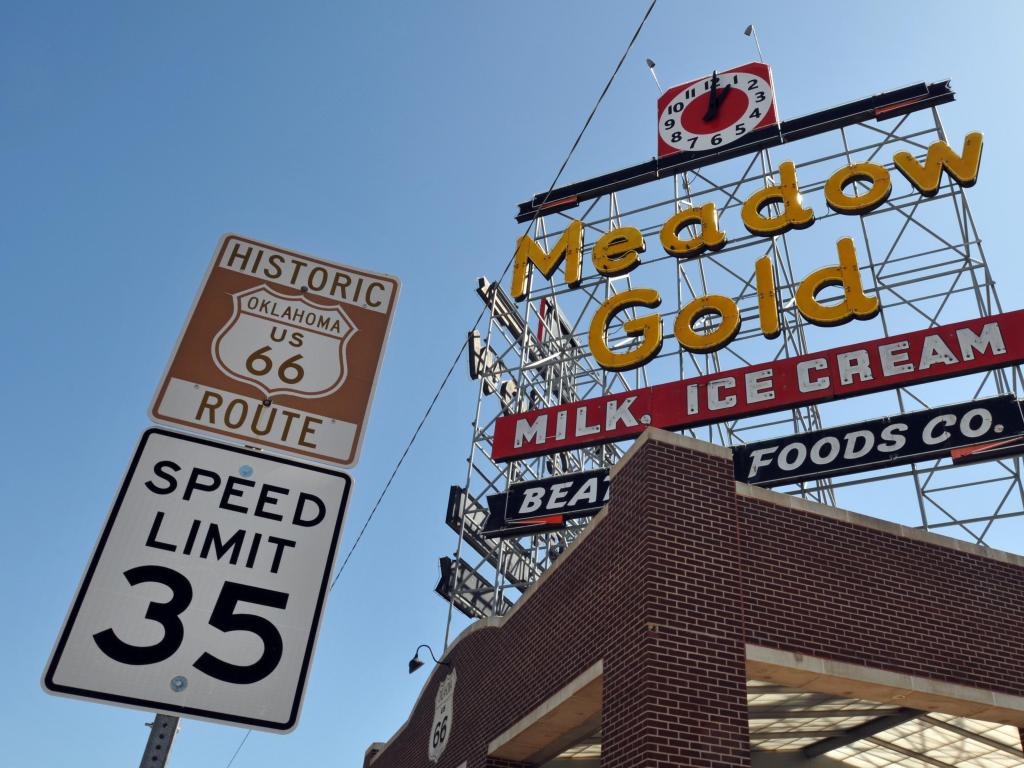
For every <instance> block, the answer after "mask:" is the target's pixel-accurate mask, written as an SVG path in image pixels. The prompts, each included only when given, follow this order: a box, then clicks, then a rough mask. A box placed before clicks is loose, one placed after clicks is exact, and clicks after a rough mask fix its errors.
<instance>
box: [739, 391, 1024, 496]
mask: <svg viewBox="0 0 1024 768" xmlns="http://www.w3.org/2000/svg"><path fill="white" fill-rule="evenodd" d="M1020 435H1024V416H1022V415H1021V408H1020V404H1019V403H1018V402H1017V400H1016V399H1015V398H1014V396H1013V395H1003V396H1000V397H992V398H987V399H984V400H975V401H971V402H967V403H957V404H956V405H949V406H945V407H943V408H933V409H931V410H927V411H917V412H915V413H907V414H903V415H902V416H890V417H888V418H884V419H876V420H874V421H865V422H862V423H860V424H848V425H846V426H842V427H833V428H831V429H823V430H820V431H817V432H806V433H804V434H801V435H790V436H788V437H783V438H778V439H775V440H765V441H762V442H758V443H749V444H748V445H741V446H736V447H734V448H733V468H734V471H735V477H736V479H737V480H740V481H742V482H745V483H751V484H753V485H765V486H772V485H783V484H786V483H794V482H799V481H802V480H809V479H813V478H821V477H833V476H835V475H843V474H848V473H851V472H861V471H863V470H866V469H873V468H878V467H889V466H899V465H901V464H910V463H913V462H915V461H924V460H926V459H936V458H942V457H944V456H949V455H950V454H951V452H952V451H954V450H955V449H959V448H963V447H965V446H971V445H978V444H981V443H990V442H995V441H1005V440H1008V439H1010V438H1013V437H1016V436H1020Z"/></svg>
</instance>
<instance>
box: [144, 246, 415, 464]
mask: <svg viewBox="0 0 1024 768" xmlns="http://www.w3.org/2000/svg"><path fill="white" fill-rule="evenodd" d="M398 290H399V282H398V279H397V278H395V277H391V276H390V275H383V274H379V273H376V272H369V271H367V270H365V269H359V268H356V267H349V266H343V265H341V264H335V263H333V262H329V261H324V260H322V259H318V258H316V257H313V256H307V255H305V254H301V253H297V252H295V251H288V250H285V249H283V248H278V247H277V246H274V245H270V244H268V243H262V242H258V241H256V240H250V239H248V238H245V237H241V236H239V235H226V236H225V237H224V238H223V239H222V240H221V243H220V245H219V246H218V248H217V251H216V253H215V254H214V257H213V262H212V263H211V264H210V268H209V270H208V271H207V273H206V279H205V280H204V281H203V285H202V288H201V289H200V291H199V295H198V296H197V298H196V301H195V303H194V304H193V306H192V311H191V313H190V315H189V319H188V322H187V323H186V325H185V329H184V330H183V331H182V334H181V337H180V338H179V339H178V345H177V347H176V348H175V351H174V354H173V356H172V357H171V361H170V364H169V365H168V367H167V372H166V373H165V374H164V378H163V381H162V382H161V384H160V387H159V389H158V390H157V394H156V397H155V398H154V400H153V405H152V407H151V409H150V416H151V417H152V418H153V420H154V421H157V422H159V423H163V424H169V425H175V426H185V427H190V428H192V429H198V430H202V431H205V432H212V433H214V434H217V435H222V436H226V437H233V438H236V439H238V440H241V441H243V442H245V443H246V444H248V445H257V446H260V445H262V446H268V447H271V448H275V449H278V450H281V451H286V452H288V453H292V454H297V455H300V456H303V457H308V458H313V459H318V460H320V461H325V462H329V463H331V464H337V465H340V466H352V465H353V464H355V462H356V458H357V456H358V453H359V445H360V443H361V441H362V436H363V432H364V431H365V427H366V420H367V417H368V415H369V409H370V402H371V400H372V398H373V390H374V386H375V384H376V379H377V372H378V370H379V369H380V363H381V360H382V358H383V355H384V346H385V343H386V341H387V335H388V330H389V328H390V326H391V318H392V316H393V314H394V309H395V303H396V301H397V299H398Z"/></svg>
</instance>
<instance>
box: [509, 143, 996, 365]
mask: <svg viewBox="0 0 1024 768" xmlns="http://www.w3.org/2000/svg"><path fill="white" fill-rule="evenodd" d="M982 144H983V141H982V134H981V133H978V132H972V133H969V134H967V135H966V136H965V137H964V141H963V149H962V151H961V152H960V153H959V154H958V153H957V152H956V151H954V150H953V149H952V148H950V146H949V145H948V144H947V143H945V142H942V141H940V142H936V143H934V144H932V145H931V146H929V147H928V150H927V152H926V153H925V157H924V159H923V161H921V160H919V159H918V158H917V157H915V156H914V155H912V154H911V153H909V152H898V153H896V154H895V155H894V156H893V158H892V161H893V165H894V166H895V168H897V169H898V170H899V172H900V174H902V176H903V177H905V178H906V179H907V181H908V182H909V183H910V184H911V185H912V186H913V188H914V189H916V190H917V191H918V192H919V193H920V194H921V195H923V196H925V197H930V196H933V195H935V194H937V193H938V190H939V186H940V184H941V183H942V181H943V174H945V175H946V176H947V177H948V179H949V180H950V181H952V182H954V183H956V184H959V185H960V186H962V187H969V186H971V185H973V184H974V183H975V182H976V181H977V178H978V172H979V168H980V164H981V153H982ZM778 179H779V183H778V185H770V186H766V187H763V188H761V189H758V190H756V191H755V192H753V194H751V195H750V196H749V197H748V198H747V199H746V200H745V201H744V202H743V203H742V206H741V210H740V217H741V219H742V221H743V225H744V227H746V229H747V230H748V231H749V232H751V233H752V234H754V235H760V236H764V237H771V236H775V235H780V234H783V233H785V232H788V231H790V230H793V229H803V228H805V227H808V226H811V225H812V224H813V223H814V211H813V209H812V208H811V207H809V206H805V205H804V202H803V200H802V197H801V194H800V187H799V184H798V182H797V177H796V166H795V165H794V164H793V163H792V162H783V163H781V164H780V165H779V168H778ZM892 191H893V178H892V174H891V173H890V171H889V170H887V168H886V166H885V165H884V164H883V163H882V162H881V161H879V162H877V163H875V162H870V161H868V162H859V163H854V164H851V165H848V166H845V167H843V168H839V169H838V170H836V171H835V172H834V173H832V175H831V176H830V177H829V178H828V179H827V181H826V182H825V185H824V190H823V194H824V199H825V203H826V205H828V207H829V209H831V210H832V211H835V212H837V213H841V214H845V215H855V214H856V215H863V214H866V213H869V212H870V211H873V210H875V209H876V208H878V207H879V206H881V205H883V204H884V203H885V202H886V201H887V200H888V199H889V197H890V196H891V194H892ZM583 229H584V227H583V223H582V222H581V221H572V222H571V223H570V224H569V226H568V227H567V228H566V229H565V231H564V232H562V233H561V235H560V237H559V238H558V241H557V242H556V243H555V245H554V247H553V248H552V249H551V251H550V252H549V251H546V250H545V248H544V247H542V246H541V245H539V244H538V243H537V242H536V241H534V240H533V238H531V237H530V236H528V235H524V236H523V237H520V238H519V240H517V242H516V252H515V257H514V263H513V271H512V296H513V298H514V299H516V300H522V299H523V298H525V297H526V295H527V293H528V290H527V286H528V284H529V282H530V274H531V270H532V268H533V267H536V268H537V269H538V270H539V271H540V273H541V274H542V275H543V276H544V277H546V278H548V279H551V277H552V276H553V275H554V274H555V272H556V271H557V270H558V269H559V268H560V267H561V268H563V269H564V278H565V283H566V285H567V286H568V287H570V288H574V287H576V286H578V285H579V283H580V281H581V279H582V261H583V248H584V246H583ZM727 240H728V237H727V235H726V233H725V232H724V231H723V230H722V229H721V227H720V225H719V221H718V211H717V209H716V207H715V205H714V204H713V203H705V204H696V205H694V206H693V207H691V208H687V209H685V210H682V211H678V212H676V213H674V214H673V215H672V216H670V217H669V219H668V220H667V221H666V222H665V223H664V225H663V226H662V227H661V230H660V232H659V241H660V243H661V246H662V248H663V249H664V251H665V253H666V254H668V255H670V256H675V257H677V258H678V259H688V258H695V257H697V256H700V255H701V254H704V253H706V252H709V251H718V250H721V249H722V248H723V247H724V246H725V245H726V242H727ZM645 248H646V243H645V241H644V236H643V233H642V232H641V231H640V230H639V229H637V228H636V227H629V226H626V227H618V228H616V229H613V230H611V231H609V232H607V233H605V234H604V235H602V236H601V237H600V238H599V239H598V240H597V242H596V243H595V244H594V247H593V249H592V253H591V257H592V260H593V263H594V268H595V270H596V271H597V272H598V274H600V275H605V276H609V277H612V276H619V275H625V274H627V273H629V272H631V271H632V270H634V269H635V268H636V267H637V266H639V265H640V263H641V257H640V254H642V253H644V252H645ZM837 253H838V264H833V265H830V266H827V267H822V268H820V269H817V270H815V271H814V272H812V273H811V274H810V275H808V276H807V277H806V278H805V279H804V280H803V281H802V282H801V283H800V284H799V285H797V286H796V291H795V296H794V299H795V305H796V311H798V312H799V313H800V315H801V316H802V317H804V318H805V319H806V320H807V321H808V322H810V323H813V324H815V325H820V326H834V325H841V324H843V323H846V322H850V321H852V320H867V319H870V318H872V317H874V316H875V315H877V314H878V312H879V310H880V308H881V305H880V302H879V299H878V297H877V296H869V295H868V294H867V293H866V292H865V288H864V285H863V283H862V279H861V274H860V268H859V266H858V264H857V255H856V252H855V249H854V243H853V240H852V239H850V238H848V237H846V238H842V239H841V240H839V241H838V243H837ZM652 261H657V259H652ZM752 282H753V284H754V288H755V290H756V294H757V306H758V320H759V323H760V330H761V333H762V334H763V335H764V336H765V337H766V338H769V339H773V338H776V337H777V336H779V334H780V333H781V331H782V329H783V321H784V319H785V315H784V313H783V312H782V311H781V310H780V299H779V291H778V289H777V285H776V273H775V265H774V264H773V262H772V259H771V258H769V257H768V256H762V257H760V258H758V259H757V260H756V261H755V262H754V275H753V281H752ZM830 287H831V288H841V290H842V295H841V296H840V297H838V298H837V299H835V300H829V301H828V303H823V302H822V301H821V300H820V299H819V296H820V295H821V293H822V292H823V291H825V289H827V288H830ZM784 288H785V289H786V290H787V295H788V288H789V285H788V278H787V285H785V286H784ZM747 295H749V294H747ZM660 303H661V299H660V297H659V295H658V292H657V291H656V290H653V289H647V288H633V289H630V290H627V291H623V292H620V293H617V294H615V295H614V296H612V297H611V298H609V299H608V300H607V301H605V302H604V304H602V305H601V306H600V307H599V308H598V310H597V312H596V313H595V314H594V316H593V319H592V322H591V325H590V330H589V337H588V338H589V343H590V351H591V354H592V355H593V357H594V360H595V361H596V362H597V363H598V365H600V366H601V367H602V368H606V369H608V370H613V371H623V370H629V369H632V368H637V367H639V366H642V365H644V364H646V363H648V362H649V361H651V360H652V359H654V358H655V357H656V356H657V355H658V353H659V351H660V350H661V346H662V343H663V329H662V321H661V316H660V315H659V314H658V313H657V312H654V313H650V314H646V315H642V316H639V317H630V318H627V319H624V320H621V322H620V321H619V320H618V319H617V318H616V316H617V315H618V314H620V313H621V312H622V311H624V310H629V309H633V308H636V307H647V308H649V309H657V308H658V306H659V305H660ZM713 315H714V316H717V317H718V318H719V320H718V322H717V324H715V323H708V322H704V323H702V322H701V321H702V320H706V319H707V318H708V317H709V316H713ZM740 322H741V318H740V313H739V309H738V306H737V304H736V302H735V301H733V300H732V299H729V298H727V297H725V296H720V295H706V296H701V297H699V298H696V299H694V300H693V301H691V302H690V303H689V304H687V305H686V306H684V307H683V308H682V309H681V310H680V312H679V314H678V315H677V316H676V318H675V321H674V324H673V333H674V335H675V337H676V339H677V340H678V342H679V344H680V346H681V347H683V348H684V349H687V350H689V351H692V352H701V353H710V352H714V351H715V350H718V349H721V348H722V347H724V346H725V345H727V344H729V343H730V342H731V341H732V340H733V339H734V338H735V337H736V335H737V334H738V333H739V330H740ZM610 327H615V328H616V329H620V328H621V329H622V331H623V332H624V333H625V335H626V336H627V338H629V339H630V340H631V341H632V344H631V345H629V346H626V347H623V348H621V349H624V350H625V351H620V348H619V347H618V345H616V349H615V351H613V349H612V346H611V345H610V344H609V341H608V332H609V328H610Z"/></svg>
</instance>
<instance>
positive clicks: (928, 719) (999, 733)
mask: <svg viewBox="0 0 1024 768" xmlns="http://www.w3.org/2000/svg"><path fill="white" fill-rule="evenodd" d="M443 661H445V662H446V663H448V664H450V665H451V666H452V667H453V668H454V669H455V670H456V672H457V685H456V688H455V691H454V698H453V711H452V718H451V724H450V728H451V731H450V735H449V737H448V742H447V745H446V748H445V750H444V752H443V754H442V755H441V757H440V760H439V761H438V762H437V763H436V765H438V766H440V767H441V768H461V767H462V766H465V768H484V767H485V766H486V767H488V768H511V767H512V766H516V767H518V766H575V767H577V768H591V767H592V766H602V768H647V767H652V768H653V767H654V766H701V767H705V766H706V767H708V768H710V767H712V766H713V767H714V768H727V767H732V766H736V767H740V766H744V767H745V766H755V767H756V766H783V765H794V766H798V765H804V766H839V765H855V766H869V765H872V766H886V765H900V766H947V765H950V766H965V767H966V766H989V767H992V768H995V767H996V766H1014V765H1024V754H1022V753H1021V751H1020V741H1019V734H1018V732H1017V730H1016V728H1017V727H1018V726H1021V725H1024V558H1021V557H1017V556H1014V555H1010V554H1006V553H1003V552H999V551H996V550H992V549H986V548H983V547H979V546H975V545H971V544H966V543H963V542H961V541H957V540H954V539H950V538H946V537H943V536H938V535H935V534H932V533H926V532H923V531H920V530H916V529H910V528H905V527H902V526H899V525H895V524H893V523H889V522H884V521H882V520H880V519H877V518H873V517H866V516H863V515H859V514H854V513H852V512H846V511H843V510H839V509H835V508H832V507H826V506H822V505H819V504H815V503H812V502H808V501H804V500H801V499H797V498H794V497H791V496H788V495H785V494H780V493H776V492H773V491H767V490H764V489H761V488H756V487H753V486H749V485H745V484H743V483H737V482H735V481H734V479H733V473H732V463H731V456H730V452H729V450H728V449H725V448H721V447H718V446H713V445H710V444H707V443H701V442H698V441H695V440H692V439H689V438H685V437H681V436H678V435H675V434H672V433H668V432H662V431H657V430H648V431H647V432H646V433H644V435H643V436H642V437H641V438H640V439H639V440H638V441H637V442H636V444H635V445H634V446H633V447H632V448H631V449H630V450H629V451H628V453H627V454H626V456H625V457H624V458H623V459H622V461H621V462H620V463H619V464H618V465H617V466H616V467H615V468H614V469H613V470H612V492H611V502H610V504H609V505H608V507H607V508H605V509H604V510H602V512H601V513H600V514H599V515H598V516H597V517H595V518H594V520H593V521H592V522H591V524H590V526H589V527H588V529H587V531H586V532H585V534H584V535H583V536H581V537H580V538H579V539H577V540H576V541H575V542H574V544H573V545H572V547H571V548H570V549H569V550H568V551H567V552H566V553H565V554H564V555H562V557H561V558H560V559H559V560H558V562H557V563H556V564H555V566H554V567H552V568H551V569H550V570H549V571H548V572H547V573H546V574H545V575H544V577H543V578H542V579H541V580H540V581H539V582H538V583H537V584H535V585H534V586H533V587H531V589H530V590H529V591H528V592H527V593H526V594H525V595H524V596H523V597H522V598H521V599H520V600H519V602H518V603H517V604H516V605H515V606H514V608H513V609H512V610H511V611H510V612H509V613H508V615H506V616H504V617H501V618H494V619H487V620H484V621H479V622H477V623H475V624H473V625H472V626H470V627H469V628H467V629H466V630H465V631H464V632H463V633H462V634H461V635H460V636H459V637H458V638H457V639H456V641H455V642H454V643H453V644H452V645H451V646H450V647H449V648H448V650H447V652H446V654H445V656H444V657H443ZM447 673H448V668H446V667H444V666H437V667H435V668H434V669H433V671H432V674H431V677H430V679H429V680H428V681H427V683H426V685H425V686H424V689H423V691H422V693H421V695H420V697H419V699H418V700H417V701H416V703H415V705H414V706H413V708H412V712H411V714H410V715H409V718H408V720H407V721H406V723H405V724H404V725H403V726H402V727H401V728H400V729H399V730H398V732H397V733H395V734H394V735H393V736H392V737H391V739H390V740H389V741H388V742H387V743H386V744H374V745H373V746H371V747H370V749H369V750H368V751H367V757H366V761H365V765H366V766H373V768H416V767H417V766H425V767H426V766H432V765H434V763H431V762H430V761H429V759H428V754H427V747H428V743H429V741H430V737H431V735H430V729H431V726H432V720H433V715H434V706H435V702H434V698H435V693H436V690H437V686H438V684H439V682H440V681H441V679H442V678H443V677H444V676H445V675H446V674H447ZM1000 724H1001V725H1000Z"/></svg>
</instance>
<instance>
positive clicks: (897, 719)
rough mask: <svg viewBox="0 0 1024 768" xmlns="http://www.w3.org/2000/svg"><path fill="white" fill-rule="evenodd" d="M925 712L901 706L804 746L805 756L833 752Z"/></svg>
mask: <svg viewBox="0 0 1024 768" xmlns="http://www.w3.org/2000/svg"><path fill="white" fill-rule="evenodd" d="M923 714H925V713H924V712H922V711H921V710H919V709H910V708H909V707H901V708H900V709H898V710H897V711H896V712H894V713H893V714H891V715H885V716H884V717H876V718H875V719H874V720H869V721H868V722H866V723H862V724H861V725H858V726H856V727H854V728H851V729H849V730H848V731H846V732H845V733H844V734H843V735H842V736H833V737H831V738H828V739H822V740H821V741H816V742H815V743H813V744H808V745H807V746H806V747H804V748H803V749H802V750H800V751H801V752H803V755H804V757H806V758H812V757H818V756H820V755H824V754H825V753H826V752H831V751H832V750H834V749H839V748H840V747H845V746H848V745H850V744H853V743H854V742H855V741H860V740H861V739H866V738H868V737H870V736H874V735H875V734H879V733H881V732H882V731H887V730H889V729H890V728H895V727H896V726H897V725H903V723H905V722H907V721H909V720H914V719H916V718H918V717H920V716H921V715H923Z"/></svg>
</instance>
